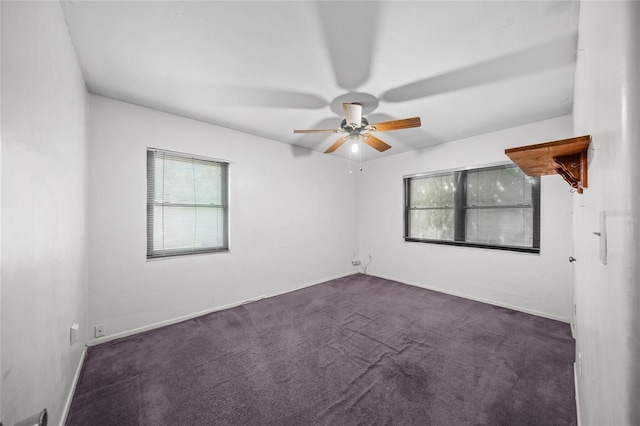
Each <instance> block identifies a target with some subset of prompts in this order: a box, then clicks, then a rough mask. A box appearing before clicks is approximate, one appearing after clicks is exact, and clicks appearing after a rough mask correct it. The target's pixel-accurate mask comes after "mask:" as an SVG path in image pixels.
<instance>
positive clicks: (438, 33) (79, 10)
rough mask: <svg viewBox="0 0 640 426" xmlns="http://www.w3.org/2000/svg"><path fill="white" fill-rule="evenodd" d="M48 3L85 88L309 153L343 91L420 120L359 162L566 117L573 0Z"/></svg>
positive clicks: (379, 114) (324, 143)
mask: <svg viewBox="0 0 640 426" xmlns="http://www.w3.org/2000/svg"><path fill="white" fill-rule="evenodd" d="M61 4H62V8H63V12H64V15H65V19H66V21H67V25H68V27H69V33H70V35H71V39H72V42H73V45H74V46H75V49H76V52H77V56H78V61H79V63H80V67H81V68H82V72H83V74H84V78H85V80H86V82H87V87H88V89H89V91H90V92H91V93H95V94H98V95H102V96H107V97H111V98H114V99H119V100H123V101H126V102H131V103H134V104H139V105H144V106H148V107H151V108H155V109H158V110H163V111H167V112H171V113H175V114H180V115H184V116H187V117H192V118H195V119H198V120H202V121H206V122H210V123H214V124H217V125H221V126H224V127H228V128H232V129H236V130H239V131H242V132H246V133H250V134H254V135H258V136H262V137H265V138H268V139H273V140H276V141H280V142H285V143H288V144H292V145H297V146H300V147H304V148H309V149H313V150H318V151H324V150H325V149H326V148H327V147H328V146H329V145H331V144H332V143H333V142H334V141H335V140H336V139H337V135H334V134H321V135H317V134H312V135H309V134H306V135H300V134H293V129H311V128H338V127H339V124H340V121H341V120H342V118H343V117H342V116H341V115H339V114H338V113H340V112H341V111H340V106H339V104H340V101H342V100H347V101H348V100H350V99H351V96H353V99H354V100H356V101H357V100H359V99H372V100H371V101H368V103H366V105H365V111H366V112H367V114H366V115H365V117H366V118H367V119H368V120H369V122H370V123H375V122H380V121H387V120H392V119H400V118H408V117H414V116H419V117H421V119H422V127H421V128H417V129H406V130H398V131H393V132H384V133H377V134H376V136H378V137H380V138H381V139H383V140H384V141H386V142H388V143H389V144H391V145H392V146H393V148H392V149H390V150H388V151H386V152H385V153H378V152H377V151H375V150H373V149H372V148H369V147H365V149H364V150H363V152H362V155H363V160H367V159H371V158H378V157H380V156H383V155H392V154H397V153H400V152H404V151H408V150H413V149H417V148H421V147H425V146H428V145H432V144H436V143H443V142H448V141H452V140H457V139H460V138H465V137H469V136H473V135H477V134H481V133H486V132H490V131H494V130H499V129H504V128H508V127H513V126H517V125H520V124H525V123H529V122H534V121H539V120H544V119H547V118H552V117H556V116H560V115H565V114H569V113H571V111H572V97H573V81H574V71H575V59H576V46H577V32H578V12H579V2H575V1H570V2H567V1H532V2H527V1H507V2H499V1H470V2H462V1H442V2H436V1H408V2H404V1H376V2H365V1H352V2H346V1H340V2H331V1H321V2H309V1H277V2H271V1H208V2H206V1H186V2H168V1H129V2H127V1H124V2H122V1H117V2H116V1H98V2H91V1H68V0H62V1H61ZM350 93H355V95H348V94H350ZM358 94H361V95H358ZM332 155H341V156H345V157H348V156H349V150H348V149H347V148H346V147H343V148H341V149H339V150H338V151H336V153H335V154H332Z"/></svg>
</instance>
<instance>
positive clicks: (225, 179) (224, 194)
mask: <svg viewBox="0 0 640 426" xmlns="http://www.w3.org/2000/svg"><path fill="white" fill-rule="evenodd" d="M158 153H159V154H164V155H167V156H168V157H170V158H174V159H180V160H183V161H194V162H199V163H211V164H216V165H217V166H219V167H221V174H222V187H221V189H220V191H221V192H220V193H221V204H201V203H196V202H194V203H187V204H183V203H168V204H164V203H159V202H157V201H156V200H155V199H154V196H155V179H154V177H153V169H154V167H155V165H154V160H155V157H156V156H157V155H158ZM163 204H164V205H163ZM167 205H168V206H169V207H193V208H217V209H222V211H223V243H222V245H217V246H211V247H205V248H198V249H196V248H190V249H183V248H181V249H160V250H154V248H153V247H154V241H153V238H154V226H155V222H154V220H153V209H154V207H157V206H167ZM228 251H229V162H227V161H224V160H217V159H213V158H208V157H202V156H197V155H192V154H186V153H182V152H175V151H168V150H162V149H157V148H147V253H146V256H147V260H154V259H163V258H171V257H176V256H189V255H195V254H203V253H220V252H228Z"/></svg>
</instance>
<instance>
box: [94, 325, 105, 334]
mask: <svg viewBox="0 0 640 426" xmlns="http://www.w3.org/2000/svg"><path fill="white" fill-rule="evenodd" d="M102 336H104V324H96V326H95V327H94V337H102Z"/></svg>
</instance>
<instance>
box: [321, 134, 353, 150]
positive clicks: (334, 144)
mask: <svg viewBox="0 0 640 426" xmlns="http://www.w3.org/2000/svg"><path fill="white" fill-rule="evenodd" d="M347 139H349V136H348V135H347V136H343V137H341V138H340V139H338V140H337V141H335V142H334V143H333V145H331V146H330V147H329V148H327V150H326V151H325V152H324V153H325V154H329V153H332V152H333V151H335V150H336V149H338V148H340V147H341V146H342V144H343V143H345V142H346V141H347Z"/></svg>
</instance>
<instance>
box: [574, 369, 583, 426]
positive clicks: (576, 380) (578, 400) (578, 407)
mask: <svg viewBox="0 0 640 426" xmlns="http://www.w3.org/2000/svg"><path fill="white" fill-rule="evenodd" d="M573 386H574V387H575V394H576V418H577V419H578V426H580V425H581V424H582V423H581V422H580V392H579V391H578V389H579V388H578V363H576V362H574V363H573Z"/></svg>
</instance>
